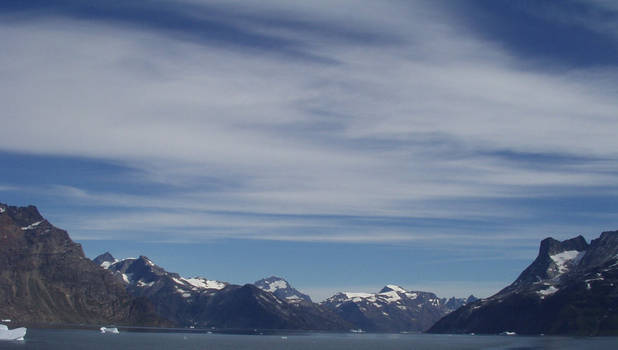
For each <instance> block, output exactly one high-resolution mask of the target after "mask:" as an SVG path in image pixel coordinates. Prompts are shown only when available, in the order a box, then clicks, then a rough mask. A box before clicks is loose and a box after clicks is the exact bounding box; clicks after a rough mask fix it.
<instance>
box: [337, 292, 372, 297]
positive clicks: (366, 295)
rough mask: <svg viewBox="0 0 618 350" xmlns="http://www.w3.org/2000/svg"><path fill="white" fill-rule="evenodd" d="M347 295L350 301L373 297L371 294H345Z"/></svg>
mask: <svg viewBox="0 0 618 350" xmlns="http://www.w3.org/2000/svg"><path fill="white" fill-rule="evenodd" d="M343 294H344V295H345V297H346V298H348V299H354V298H371V297H372V296H373V294H371V293H350V292H345V293H343Z"/></svg>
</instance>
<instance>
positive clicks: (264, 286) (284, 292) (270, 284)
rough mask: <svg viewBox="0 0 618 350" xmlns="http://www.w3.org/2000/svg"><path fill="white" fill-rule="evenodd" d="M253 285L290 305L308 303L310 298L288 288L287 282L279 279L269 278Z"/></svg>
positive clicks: (290, 287)
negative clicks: (301, 302)
mask: <svg viewBox="0 0 618 350" xmlns="http://www.w3.org/2000/svg"><path fill="white" fill-rule="evenodd" d="M254 285H255V286H256V287H258V288H260V289H261V290H263V291H266V292H269V293H272V294H274V295H275V296H276V297H277V298H279V299H281V300H285V301H287V302H290V303H295V302H300V301H305V302H308V303H310V302H311V298H310V297H309V296H308V295H307V294H303V293H301V292H299V291H298V290H296V289H295V288H293V287H292V286H290V284H289V283H288V281H286V280H284V279H283V278H281V277H276V276H270V277H268V278H264V279H261V280H259V281H256V282H255V283H254Z"/></svg>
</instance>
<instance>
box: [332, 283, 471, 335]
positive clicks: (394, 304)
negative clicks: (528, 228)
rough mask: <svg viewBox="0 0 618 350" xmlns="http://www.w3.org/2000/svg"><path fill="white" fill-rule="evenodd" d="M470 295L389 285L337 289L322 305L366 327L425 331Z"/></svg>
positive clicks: (376, 329) (368, 329) (363, 327)
mask: <svg viewBox="0 0 618 350" xmlns="http://www.w3.org/2000/svg"><path fill="white" fill-rule="evenodd" d="M473 300H476V298H475V297H474V296H470V297H469V298H468V299H458V298H451V299H449V300H447V299H440V298H438V297H437V296H436V295H435V294H434V293H429V292H421V291H407V290H405V289H404V288H401V287H399V286H396V285H387V286H385V287H384V288H382V290H380V291H379V292H378V293H338V294H335V295H334V296H332V297H330V298H328V299H327V300H325V301H324V302H322V305H324V306H326V307H328V308H330V309H331V310H333V311H334V312H335V313H336V314H338V315H339V316H340V317H341V318H343V319H344V320H346V321H348V322H350V323H352V324H354V326H355V328H360V329H363V330H365V331H383V332H384V331H424V330H426V329H428V328H429V327H430V326H431V325H433V324H434V323H435V322H436V321H437V320H439V319H440V318H441V317H442V316H444V315H446V314H447V313H449V312H452V311H453V310H455V309H456V308H458V307H460V306H462V305H465V304H466V303H467V302H468V301H473Z"/></svg>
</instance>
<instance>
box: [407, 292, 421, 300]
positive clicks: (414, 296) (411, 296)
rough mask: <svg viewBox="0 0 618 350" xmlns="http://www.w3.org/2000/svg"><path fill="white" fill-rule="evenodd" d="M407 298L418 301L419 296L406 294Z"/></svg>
mask: <svg viewBox="0 0 618 350" xmlns="http://www.w3.org/2000/svg"><path fill="white" fill-rule="evenodd" d="M406 297H408V298H410V299H416V298H418V294H416V293H410V292H406Z"/></svg>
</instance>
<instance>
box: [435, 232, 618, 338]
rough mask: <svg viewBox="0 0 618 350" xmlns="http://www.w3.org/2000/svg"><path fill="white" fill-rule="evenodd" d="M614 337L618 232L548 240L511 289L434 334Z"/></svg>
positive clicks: (617, 330) (450, 319)
mask: <svg viewBox="0 0 618 350" xmlns="http://www.w3.org/2000/svg"><path fill="white" fill-rule="evenodd" d="M504 331H513V332H516V333H519V334H541V333H543V334H580V335H609V334H613V335H615V334H618V231H612V232H603V233H602V234H601V236H600V237H599V238H597V239H595V240H593V241H592V242H591V243H590V244H588V243H586V240H585V239H584V238H583V237H581V236H578V237H575V238H572V239H569V240H565V241H562V242H561V241H557V240H555V239H553V238H547V239H545V240H543V241H542V242H541V246H540V248H539V254H538V256H537V258H536V259H535V260H534V262H533V263H532V264H531V265H530V266H529V267H528V268H526V269H525V270H524V271H523V272H522V273H521V275H520V276H519V277H518V278H517V279H516V280H515V282H513V283H512V284H511V285H509V286H507V287H506V288H504V289H503V290H501V291H500V292H498V293H497V294H495V295H493V296H491V297H489V298H487V299H482V300H479V301H476V302H474V303H471V304H468V305H466V306H464V307H462V308H460V309H458V310H457V311H455V312H453V313H451V314H449V315H448V316H446V317H444V318H443V319H441V320H440V321H439V322H437V323H436V324H435V325H434V326H433V327H432V328H431V329H430V330H429V332H433V333H471V332H474V333H491V334H497V333H501V332H504Z"/></svg>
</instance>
